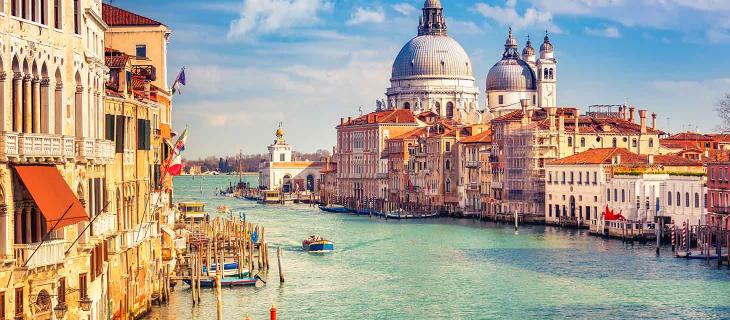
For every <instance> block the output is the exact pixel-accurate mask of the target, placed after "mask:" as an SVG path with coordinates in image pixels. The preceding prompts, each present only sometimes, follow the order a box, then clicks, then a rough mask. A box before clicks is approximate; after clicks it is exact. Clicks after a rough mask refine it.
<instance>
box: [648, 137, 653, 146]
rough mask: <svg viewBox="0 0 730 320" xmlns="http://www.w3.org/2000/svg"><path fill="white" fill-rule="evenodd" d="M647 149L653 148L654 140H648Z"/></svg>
mask: <svg viewBox="0 0 730 320" xmlns="http://www.w3.org/2000/svg"><path fill="white" fill-rule="evenodd" d="M649 147H650V148H651V147H654V138H649Z"/></svg>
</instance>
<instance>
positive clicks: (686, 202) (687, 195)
mask: <svg viewBox="0 0 730 320" xmlns="http://www.w3.org/2000/svg"><path fill="white" fill-rule="evenodd" d="M684 206H685V207H687V208H689V192H685V193H684Z"/></svg>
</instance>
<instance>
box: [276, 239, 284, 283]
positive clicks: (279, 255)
mask: <svg viewBox="0 0 730 320" xmlns="http://www.w3.org/2000/svg"><path fill="white" fill-rule="evenodd" d="M281 259H282V252H281V247H279V248H276V262H277V265H278V266H279V283H284V271H283V270H282V269H281Z"/></svg>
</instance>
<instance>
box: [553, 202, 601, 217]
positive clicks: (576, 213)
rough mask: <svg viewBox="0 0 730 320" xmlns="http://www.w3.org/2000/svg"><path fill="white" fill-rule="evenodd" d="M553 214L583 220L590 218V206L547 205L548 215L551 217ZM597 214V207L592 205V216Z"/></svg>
mask: <svg viewBox="0 0 730 320" xmlns="http://www.w3.org/2000/svg"><path fill="white" fill-rule="evenodd" d="M584 213H585V214H584ZM553 214H554V215H555V217H556V218H557V217H560V216H562V217H568V216H570V217H571V218H576V217H578V218H581V219H583V220H591V207H590V206H585V207H582V206H577V207H572V208H571V207H568V206H565V205H562V206H560V205H557V204H556V205H548V217H551V218H552V217H553ZM597 214H598V207H593V216H597Z"/></svg>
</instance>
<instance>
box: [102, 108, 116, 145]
mask: <svg viewBox="0 0 730 320" xmlns="http://www.w3.org/2000/svg"><path fill="white" fill-rule="evenodd" d="M104 116H105V120H106V121H105V125H106V126H105V127H104V129H105V131H104V132H105V134H104V138H106V139H107V140H114V115H113V114H106V115H104Z"/></svg>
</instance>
